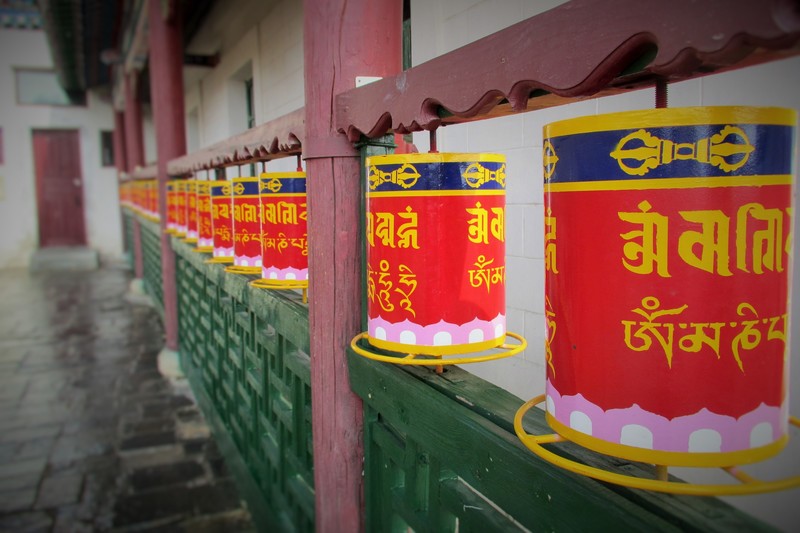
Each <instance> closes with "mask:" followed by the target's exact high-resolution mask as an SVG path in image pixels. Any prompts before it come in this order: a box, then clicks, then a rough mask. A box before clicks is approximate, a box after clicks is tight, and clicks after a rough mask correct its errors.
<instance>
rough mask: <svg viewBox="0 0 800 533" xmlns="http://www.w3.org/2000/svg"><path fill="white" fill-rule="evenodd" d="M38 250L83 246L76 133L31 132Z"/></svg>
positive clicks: (79, 164) (81, 194)
mask: <svg viewBox="0 0 800 533" xmlns="http://www.w3.org/2000/svg"><path fill="white" fill-rule="evenodd" d="M33 161H34V167H35V170H36V205H37V208H38V217H39V247H40V248H46V247H52V246H85V245H86V226H85V222H84V212H83V175H82V172H81V161H80V137H79V132H78V130H33Z"/></svg>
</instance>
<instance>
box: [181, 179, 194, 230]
mask: <svg viewBox="0 0 800 533" xmlns="http://www.w3.org/2000/svg"><path fill="white" fill-rule="evenodd" d="M185 187H186V239H184V240H185V241H186V242H187V243H189V244H194V243H196V242H197V193H196V188H197V180H186V184H185Z"/></svg>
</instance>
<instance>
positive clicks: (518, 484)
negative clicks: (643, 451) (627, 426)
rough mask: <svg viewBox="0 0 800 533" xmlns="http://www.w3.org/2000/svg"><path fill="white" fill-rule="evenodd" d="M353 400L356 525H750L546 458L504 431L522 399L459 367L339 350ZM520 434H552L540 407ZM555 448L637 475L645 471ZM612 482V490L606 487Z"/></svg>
mask: <svg viewBox="0 0 800 533" xmlns="http://www.w3.org/2000/svg"><path fill="white" fill-rule="evenodd" d="M348 361H349V367H350V383H351V387H352V388H353V390H354V391H355V392H356V393H357V394H358V395H359V396H360V397H361V398H362V399H363V400H364V405H365V407H364V454H365V459H364V476H365V477H364V479H365V486H364V495H365V499H366V509H367V511H366V513H367V514H366V525H367V531H381V532H384V531H387V532H388V531H403V532H405V531H409V530H413V531H418V532H424V531H429V532H437V533H438V532H446V531H458V532H467V531H475V532H481V533H484V532H486V531H526V530H530V531H550V530H553V531H555V530H567V531H745V530H746V531H761V530H766V529H768V528H767V527H766V526H765V525H764V524H762V523H760V522H758V521H757V520H755V519H754V518H752V517H750V516H748V515H746V514H744V513H742V512H740V511H738V510H736V509H733V508H732V507H730V506H728V505H727V504H724V503H722V502H721V501H719V500H716V499H713V498H696V497H689V496H684V497H681V496H671V495H663V494H657V493H652V492H647V491H637V490H634V489H625V488H621V487H608V486H606V485H603V484H601V483H599V482H595V481H593V480H591V479H588V478H584V477H581V476H578V475H575V474H571V473H569V472H566V471H563V470H560V469H559V468H557V467H555V466H553V465H551V464H549V463H546V462H544V461H542V460H540V459H538V458H537V457H536V456H534V455H533V454H532V453H530V452H529V451H528V450H527V449H526V448H525V447H524V446H523V445H522V444H521V443H520V442H519V440H518V439H517V437H516V435H515V434H514V432H513V427H512V420H513V416H514V413H515V412H516V410H517V408H518V407H519V406H520V405H521V404H522V401H521V400H520V399H519V398H516V397H515V396H512V395H511V394H509V393H508V392H506V391H503V390H501V389H499V388H497V387H494V386H493V385H491V384H489V383H487V382H485V381H483V380H481V379H479V378H477V377H475V376H472V375H471V374H469V373H467V372H465V371H464V370H461V369H459V368H450V369H448V370H447V371H446V372H445V374H443V375H441V376H438V375H436V374H435V373H433V372H431V371H430V370H427V369H403V368H399V367H397V366H394V365H389V364H384V363H376V362H374V361H369V360H366V359H364V358H362V357H360V356H358V355H356V354H354V353H352V352H351V353H349V354H348ZM526 425H527V426H528V428H527V429H528V431H529V433H533V434H547V433H552V431H551V430H550V429H549V428H548V426H547V424H546V422H545V421H544V417H543V415H542V412H541V411H539V410H533V412H532V413H529V415H528V416H527V417H526ZM558 449H561V450H562V453H565V454H567V455H568V456H571V457H573V458H575V459H578V460H581V461H586V462H590V463H592V464H596V465H598V464H599V465H603V466H609V465H612V464H613V465H614V466H615V467H617V468H621V469H623V470H627V471H629V472H634V471H635V472H637V473H638V474H639V475H651V476H652V475H653V472H652V467H647V468H645V467H644V466H642V465H635V464H630V463H624V462H622V461H618V460H613V461H612V460H609V459H603V458H600V457H599V456H597V455H596V454H592V453H591V452H587V451H585V450H581V449H579V448H578V447H576V446H574V445H573V446H565V445H559V448H558ZM612 488H613V490H612Z"/></svg>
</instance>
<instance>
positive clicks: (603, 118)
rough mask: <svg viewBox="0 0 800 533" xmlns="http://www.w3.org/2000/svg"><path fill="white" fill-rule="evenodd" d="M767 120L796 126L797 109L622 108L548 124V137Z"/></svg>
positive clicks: (766, 122) (545, 132) (764, 122)
mask: <svg viewBox="0 0 800 533" xmlns="http://www.w3.org/2000/svg"><path fill="white" fill-rule="evenodd" d="M720 123H734V124H765V125H775V126H794V125H796V123H797V112H796V111H795V110H794V109H787V108H781V107H745V106H719V107H675V108H665V109H646V110H637V111H621V112H619V113H608V114H604V115H591V116H587V117H578V118H572V119H567V120H561V121H558V122H552V123H550V124H546V125H545V126H544V137H545V139H547V138H549V137H561V136H564V135H575V134H579V133H593V132H598V131H616V130H623V129H635V128H659V127H665V126H701V125H704V124H720Z"/></svg>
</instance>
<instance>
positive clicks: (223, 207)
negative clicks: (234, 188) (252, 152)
mask: <svg viewBox="0 0 800 533" xmlns="http://www.w3.org/2000/svg"><path fill="white" fill-rule="evenodd" d="M210 188H211V227H212V230H213V232H214V250H213V255H214V257H215V258H218V259H231V260H233V209H232V204H231V183H230V182H228V181H213V182H211V184H210Z"/></svg>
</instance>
